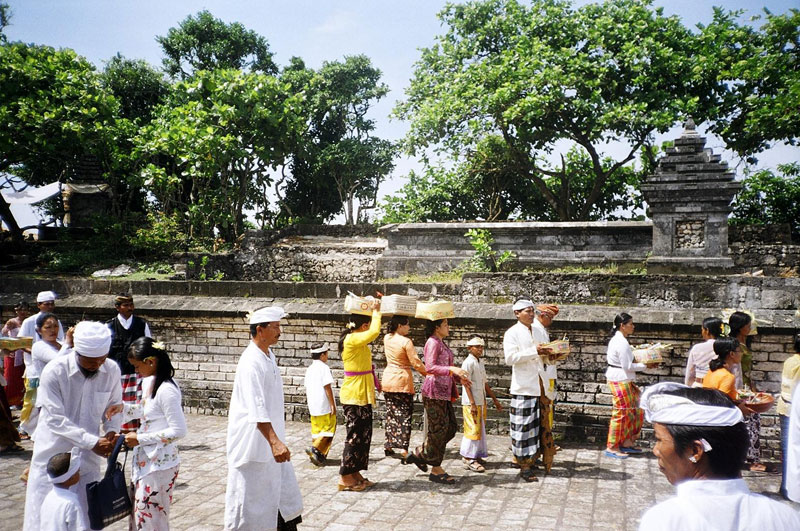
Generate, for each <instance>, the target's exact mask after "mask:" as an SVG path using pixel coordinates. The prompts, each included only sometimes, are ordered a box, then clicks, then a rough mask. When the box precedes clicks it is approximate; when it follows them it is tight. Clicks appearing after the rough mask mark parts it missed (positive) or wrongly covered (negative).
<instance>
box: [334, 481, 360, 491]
mask: <svg viewBox="0 0 800 531" xmlns="http://www.w3.org/2000/svg"><path fill="white" fill-rule="evenodd" d="M337 487H338V489H339V492H361V491H363V490H366V489H367V486H366V485H364V484H363V483H356V484H355V485H342V484H341V483H339V484H338V485H337Z"/></svg>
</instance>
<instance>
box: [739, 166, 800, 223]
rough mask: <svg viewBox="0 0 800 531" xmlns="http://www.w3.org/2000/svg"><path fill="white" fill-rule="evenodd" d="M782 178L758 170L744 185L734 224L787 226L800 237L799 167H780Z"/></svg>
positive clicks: (746, 179) (747, 178)
mask: <svg viewBox="0 0 800 531" xmlns="http://www.w3.org/2000/svg"><path fill="white" fill-rule="evenodd" d="M778 171H779V172H780V174H782V175H780V174H779V175H776V174H775V173H773V172H772V171H771V170H759V171H756V172H754V173H752V174H750V175H748V176H747V177H745V179H744V181H743V182H742V185H743V188H742V189H741V190H740V191H739V193H738V194H737V196H736V199H735V200H734V203H733V217H732V218H731V221H732V222H734V223H742V224H772V223H788V224H789V225H790V226H791V230H792V234H794V235H795V236H798V235H800V164H798V163H796V162H795V163H792V164H784V165H780V166H778Z"/></svg>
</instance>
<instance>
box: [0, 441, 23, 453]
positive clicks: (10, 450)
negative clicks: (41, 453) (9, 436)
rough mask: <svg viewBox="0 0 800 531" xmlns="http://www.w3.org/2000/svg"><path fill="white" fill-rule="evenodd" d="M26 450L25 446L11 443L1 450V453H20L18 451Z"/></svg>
mask: <svg viewBox="0 0 800 531" xmlns="http://www.w3.org/2000/svg"><path fill="white" fill-rule="evenodd" d="M24 451H25V448H23V447H22V446H20V445H18V444H16V443H11V445H10V446H8V447H6V448H3V449H2V450H0V454H18V453H20V452H24Z"/></svg>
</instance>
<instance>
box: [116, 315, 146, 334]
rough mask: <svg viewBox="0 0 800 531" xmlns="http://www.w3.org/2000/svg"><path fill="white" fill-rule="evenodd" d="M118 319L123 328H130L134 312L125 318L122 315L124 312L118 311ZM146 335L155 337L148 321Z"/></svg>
mask: <svg viewBox="0 0 800 531" xmlns="http://www.w3.org/2000/svg"><path fill="white" fill-rule="evenodd" d="M117 321H119V324H121V325H122V328H124V329H125V330H128V329H129V328H130V327H131V325H132V324H133V314H131V316H130V317H128V318H127V319H125V318H124V317H122V314H120V313H118V314H117ZM144 337H153V336H152V335H150V325H149V324H147V321H145V322H144Z"/></svg>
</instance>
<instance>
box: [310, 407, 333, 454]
mask: <svg viewBox="0 0 800 531" xmlns="http://www.w3.org/2000/svg"><path fill="white" fill-rule="evenodd" d="M335 433H336V415H334V414H333V413H328V414H327V415H315V416H312V417H311V437H312V438H313V440H312V442H311V446H313V447H314V448H316V449H317V451H318V452H319V453H321V454H322V456H323V457H328V452H329V451H330V449H331V443H332V442H333V435H334V434H335Z"/></svg>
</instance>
